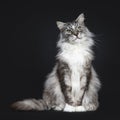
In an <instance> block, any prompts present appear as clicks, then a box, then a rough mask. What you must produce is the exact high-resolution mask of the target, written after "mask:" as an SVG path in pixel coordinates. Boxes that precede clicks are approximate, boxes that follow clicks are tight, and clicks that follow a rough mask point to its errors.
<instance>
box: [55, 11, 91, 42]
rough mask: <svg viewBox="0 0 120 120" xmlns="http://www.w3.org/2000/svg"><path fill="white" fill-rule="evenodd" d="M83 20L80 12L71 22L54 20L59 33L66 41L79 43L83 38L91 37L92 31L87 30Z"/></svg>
mask: <svg viewBox="0 0 120 120" xmlns="http://www.w3.org/2000/svg"><path fill="white" fill-rule="evenodd" d="M84 20H85V18H84V14H83V13H82V14H80V15H79V16H78V17H77V19H75V20H74V21H73V22H67V23H64V22H60V21H57V22H56V23H57V26H58V28H59V30H60V32H61V35H62V37H63V38H64V39H65V41H66V42H70V43H80V42H83V41H82V40H83V38H85V37H92V33H91V32H89V30H88V29H87V27H86V26H85V24H84Z"/></svg>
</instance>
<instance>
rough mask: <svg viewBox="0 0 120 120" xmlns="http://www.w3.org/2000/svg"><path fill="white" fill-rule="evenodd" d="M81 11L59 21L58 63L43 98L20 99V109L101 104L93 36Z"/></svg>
mask: <svg viewBox="0 0 120 120" xmlns="http://www.w3.org/2000/svg"><path fill="white" fill-rule="evenodd" d="M84 20H85V17H84V14H83V13H81V14H80V15H79V16H78V17H77V19H75V20H74V21H72V22H66V23H64V22H60V21H57V22H56V24H57V27H58V28H59V30H60V34H59V40H58V42H57V47H58V49H59V51H58V53H57V55H56V65H55V67H54V68H53V70H52V72H51V73H50V74H49V75H48V76H47V80H46V81H45V84H44V90H43V97H42V99H38V100H36V99H26V100H22V101H17V102H15V103H13V104H12V107H13V108H15V109H18V110H38V111H43V110H50V109H52V110H56V111H64V112H82V111H95V110H96V109H97V108H98V106H99V101H98V91H99V90H100V87H101V83H100V80H99V79H98V76H97V73H96V72H95V70H94V68H93V66H92V61H93V59H94V53H93V50H92V46H93V45H94V40H93V36H94V34H93V33H91V32H90V31H89V30H88V28H87V27H86V25H85V23H84Z"/></svg>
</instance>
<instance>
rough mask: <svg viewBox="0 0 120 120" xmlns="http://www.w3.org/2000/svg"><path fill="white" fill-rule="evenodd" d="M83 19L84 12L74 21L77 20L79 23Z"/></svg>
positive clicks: (82, 21)
mask: <svg viewBox="0 0 120 120" xmlns="http://www.w3.org/2000/svg"><path fill="white" fill-rule="evenodd" d="M84 20H85V17H84V14H83V13H81V14H80V15H79V16H78V17H77V19H76V20H75V21H77V22H79V23H84Z"/></svg>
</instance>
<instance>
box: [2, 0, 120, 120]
mask: <svg viewBox="0 0 120 120" xmlns="http://www.w3.org/2000/svg"><path fill="white" fill-rule="evenodd" d="M0 12H1V16H0V17H1V19H0V20H1V23H0V24H1V27H0V29H1V35H0V39H1V42H2V43H1V48H2V49H1V60H2V62H1V69H2V72H1V79H0V119H1V120H2V119H29V120H37V119H84V120H86V119H89V120H94V119H97V120H99V119H100V120H101V119H112V120H113V119H114V120H116V119H120V117H119V114H118V113H119V107H120V97H119V95H120V94H119V92H120V89H119V88H120V82H119V81H120V78H119V74H120V73H119V72H120V70H119V68H120V53H119V52H120V51H119V50H120V47H119V44H120V42H119V41H120V33H119V32H120V12H119V4H117V3H116V4H114V3H112V2H110V1H109V2H106V3H105V1H104V2H98V1H96V2H91V1H90V0H88V1H83V0H79V1H74V0H71V1H39V2H35V1H34V2H33V1H31V2H30V1H29V2H25V1H24V2H21V1H20V2H18V1H17V2H15V1H14V2H12V1H9V2H6V3H3V4H1V7H0ZM80 13H84V14H85V17H86V20H85V23H86V25H87V26H88V28H89V29H90V30H91V31H92V32H93V33H95V34H96V37H95V41H96V45H95V47H94V52H95V60H94V61H93V65H94V67H95V70H96V71H97V73H98V75H99V78H100V80H101V83H102V89H101V90H100V92H99V95H100V97H99V101H100V107H99V109H98V110H97V111H95V112H86V113H63V112H55V111H44V112H35V111H29V112H24V111H22V112H20V111H14V110H12V109H10V107H9V106H10V104H11V103H13V102H14V101H16V100H21V99H25V98H36V99H38V98H41V96H42V90H43V83H44V81H45V77H46V75H47V74H48V73H49V72H50V71H51V70H52V68H53V66H54V64H55V55H56V54H57V48H56V42H57V39H58V34H59V30H58V29H57V27H56V21H57V20H60V21H64V22H68V21H72V20H74V19H75V18H76V17H77V16H78V15H79V14H80ZM4 45H5V46H4Z"/></svg>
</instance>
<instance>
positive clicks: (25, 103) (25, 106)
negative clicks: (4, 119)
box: [11, 99, 47, 111]
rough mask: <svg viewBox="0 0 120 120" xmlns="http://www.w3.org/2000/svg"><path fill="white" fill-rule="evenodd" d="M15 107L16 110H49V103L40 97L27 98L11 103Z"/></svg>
mask: <svg viewBox="0 0 120 120" xmlns="http://www.w3.org/2000/svg"><path fill="white" fill-rule="evenodd" d="M11 107H12V108H13V109H16V110H26V111H27V110H39V111H43V110H47V104H46V102H45V101H44V100H42V99H39V100H36V99H26V100H22V101H17V102H15V103H13V104H12V105H11Z"/></svg>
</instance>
